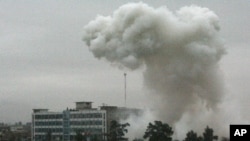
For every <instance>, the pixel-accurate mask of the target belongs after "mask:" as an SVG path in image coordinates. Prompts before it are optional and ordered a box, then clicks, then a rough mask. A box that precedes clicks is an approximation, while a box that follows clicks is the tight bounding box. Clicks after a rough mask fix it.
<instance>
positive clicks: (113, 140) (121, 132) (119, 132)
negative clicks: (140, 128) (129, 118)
mask: <svg viewBox="0 0 250 141" xmlns="http://www.w3.org/2000/svg"><path fill="white" fill-rule="evenodd" d="M127 126H130V124H129V123H124V124H120V123H118V122H117V121H116V120H113V121H111V125H110V133H109V140H110V141H119V140H125V139H126V138H124V136H125V133H127V132H128V130H127V129H126V127H127Z"/></svg>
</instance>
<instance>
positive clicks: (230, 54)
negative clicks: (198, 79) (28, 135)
mask: <svg viewBox="0 0 250 141" xmlns="http://www.w3.org/2000/svg"><path fill="white" fill-rule="evenodd" d="M128 2H129V1H125V0H120V1H117V0H109V1H103V0H91V1H90V0H75V1H66V0H63V1H56V0H54V1H51V0H43V1H34V0H21V1H19V0H8V1H7V0H6V1H0V21H1V22H0V122H15V121H23V122H27V121H30V119H31V118H30V117H31V113H32V109H34V108H49V109H51V110H52V111H58V110H60V111H61V110H63V109H66V107H70V108H73V107H74V102H76V101H93V102H94V106H99V105H102V103H106V104H109V105H117V106H124V100H123V97H124V95H123V94H124V79H123V73H124V72H125V71H126V72H127V74H128V75H127V82H128V84H127V88H128V89H127V93H128V99H127V104H128V105H129V107H138V108H145V107H148V104H147V103H148V101H149V100H148V99H147V98H146V97H145V95H144V94H145V93H146V89H145V88H144V87H143V79H142V70H137V71H134V72H131V71H128V70H119V69H118V68H117V67H114V66H112V65H110V64H109V63H108V62H106V61H105V60H97V59H96V58H94V57H93V55H92V53H90V52H89V50H88V48H87V46H86V45H85V44H84V42H83V41H82V40H81V37H82V35H81V34H82V29H83V26H84V25H86V24H87V23H88V22H89V21H90V20H93V19H94V18H95V17H96V16H97V15H98V14H99V15H105V16H106V15H110V14H111V13H112V12H113V11H114V10H115V9H117V8H118V7H119V6H121V5H122V4H125V3H128ZM144 2H145V3H147V4H149V5H150V6H153V7H160V6H167V7H168V8H169V9H170V10H172V11H176V10H178V9H180V8H181V7H183V6H186V5H191V4H195V5H199V6H202V7H208V8H209V9H211V10H212V11H214V12H215V13H216V14H217V15H218V16H219V17H220V25H221V36H222V37H223V38H224V42H225V48H226V50H227V54H226V55H225V56H224V57H223V58H222V60H221V62H220V65H221V70H222V72H223V77H224V81H225V91H226V96H225V98H224V101H223V102H222V107H224V109H225V111H226V112H228V113H231V114H233V115H232V116H235V119H236V121H237V120H238V121H239V123H250V120H249V119H250V115H249V114H248V113H249V108H248V107H249V106H250V104H249V103H250V102H249V101H250V95H249V92H250V87H249V86H248V85H249V84H250V75H249V72H250V67H249V66H250V61H249V58H250V48H249V47H248V45H249V42H250V41H249V39H250V33H249V31H248V30H249V26H250V20H249V17H250V13H249V8H250V2H248V1H245V0H237V1H235V0H221V1H216V0H212V1H205V0H192V1H191V0H178V1H176V0H158V1H149V0H148V1H144ZM235 111H237V112H236V113H237V114H239V117H241V118H238V116H236V115H235V114H234V112H235Z"/></svg>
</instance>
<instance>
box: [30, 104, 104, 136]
mask: <svg viewBox="0 0 250 141" xmlns="http://www.w3.org/2000/svg"><path fill="white" fill-rule="evenodd" d="M106 130H107V126H106V111H105V110H97V109H94V108H92V103H91V102H76V109H66V110H64V111H62V112H50V111H49V110H48V109H34V110H33V114H32V140H33V141H43V140H48V138H51V140H58V141H73V140H75V136H76V134H77V133H80V134H85V135H87V134H88V135H89V136H92V137H96V138H98V139H99V140H105V136H104V135H103V133H105V132H106Z"/></svg>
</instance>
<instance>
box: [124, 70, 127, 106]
mask: <svg viewBox="0 0 250 141" xmlns="http://www.w3.org/2000/svg"><path fill="white" fill-rule="evenodd" d="M126 76H127V74H126V73H124V98H125V107H126V106H127V82H126Z"/></svg>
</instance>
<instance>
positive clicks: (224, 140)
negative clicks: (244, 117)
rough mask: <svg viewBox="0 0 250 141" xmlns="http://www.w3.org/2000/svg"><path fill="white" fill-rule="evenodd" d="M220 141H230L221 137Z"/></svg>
mask: <svg viewBox="0 0 250 141" xmlns="http://www.w3.org/2000/svg"><path fill="white" fill-rule="evenodd" d="M221 141H230V140H229V138H227V137H222V138H221Z"/></svg>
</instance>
